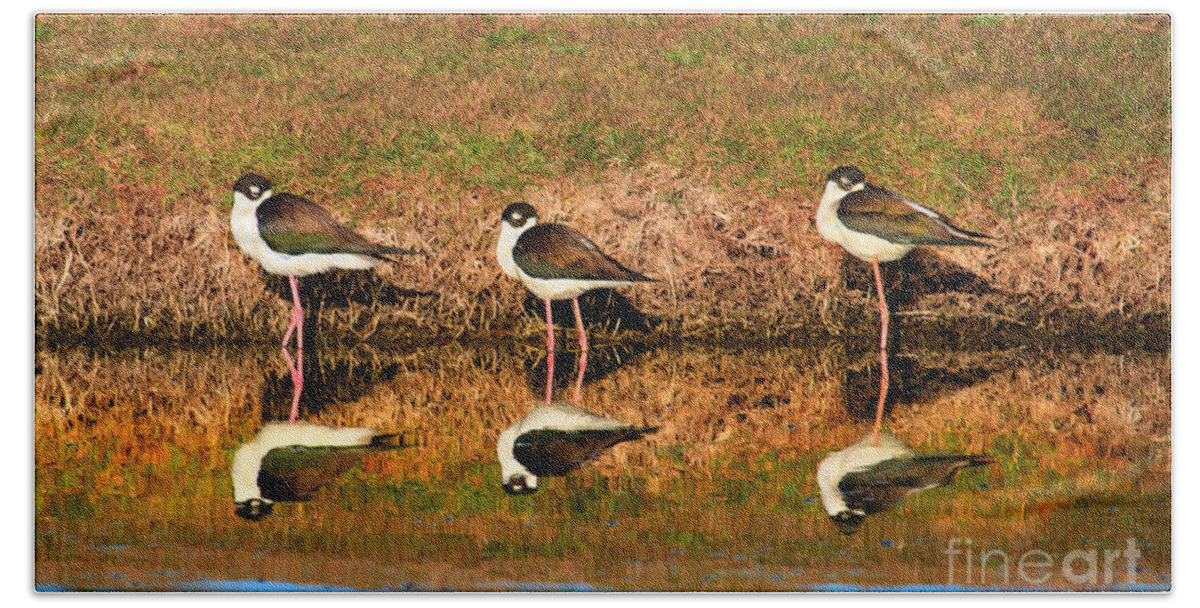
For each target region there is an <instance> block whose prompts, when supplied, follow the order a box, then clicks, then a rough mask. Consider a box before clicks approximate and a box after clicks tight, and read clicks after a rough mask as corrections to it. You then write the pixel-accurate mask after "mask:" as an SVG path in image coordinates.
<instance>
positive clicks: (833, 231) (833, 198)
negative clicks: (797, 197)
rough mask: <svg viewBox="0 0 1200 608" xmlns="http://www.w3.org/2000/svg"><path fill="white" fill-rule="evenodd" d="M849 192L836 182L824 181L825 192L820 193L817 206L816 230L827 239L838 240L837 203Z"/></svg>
mask: <svg viewBox="0 0 1200 608" xmlns="http://www.w3.org/2000/svg"><path fill="white" fill-rule="evenodd" d="M849 193H850V192H847V191H846V190H842V188H841V187H840V186H838V185H837V182H834V181H829V182H826V183H825V192H824V193H822V194H821V204H820V205H818V206H817V231H818V232H820V233H821V236H822V237H824V238H825V239H826V240H829V241H834V242H837V241H838V237H839V236H840V234H839V233H840V230H839V222H838V219H837V212H838V203H840V202H841V201H842V197H844V196H846V195H847V194H849Z"/></svg>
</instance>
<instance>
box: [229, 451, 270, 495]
mask: <svg viewBox="0 0 1200 608" xmlns="http://www.w3.org/2000/svg"><path fill="white" fill-rule="evenodd" d="M269 451H270V448H269V447H265V446H263V445H261V444H259V443H258V442H255V441H251V442H249V443H246V444H243V445H242V447H240V448H238V451H237V452H236V453H235V454H234V455H233V472H232V477H233V501H234V502H239V503H240V502H245V501H247V500H250V499H251V498H262V490H261V489H259V487H258V472H259V470H260V469H261V468H262V461H263V458H265V457H266V456H267V452H269Z"/></svg>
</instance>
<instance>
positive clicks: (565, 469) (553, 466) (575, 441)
mask: <svg viewBox="0 0 1200 608" xmlns="http://www.w3.org/2000/svg"><path fill="white" fill-rule="evenodd" d="M657 430H658V427H638V426H636V425H634V424H631V423H628V422H622V421H620V420H614V419H612V418H605V417H604V416H598V415H596V414H593V413H591V412H588V411H586V410H582V409H579V408H577V407H574V406H570V405H566V404H556V405H551V406H545V405H539V406H537V407H535V408H534V409H533V410H532V411H531V412H529V414H528V415H527V416H525V418H523V419H521V420H519V421H517V422H516V423H515V424H513V425H512V426H510V427H508V428H507V429H505V430H504V432H502V433H500V438H499V440H497V442H496V452H497V455H498V456H499V458H500V475H501V478H502V484H503V486H504V491H505V492H508V493H509V494H516V495H519V494H532V493H534V492H536V491H537V488H538V477H561V476H563V475H566V474H567V473H570V472H571V471H574V470H575V469H578V468H579V467H580V466H581V465H583V464H584V463H586V462H588V461H589V460H592V459H594V458H596V457H597V456H599V455H600V454H602V453H603V452H604V451H605V450H607V449H608V448H611V447H612V446H614V445H617V444H618V443H621V442H624V441H633V440H636V439H641V438H642V437H643V436H645V435H648V434H650V433H653V432H655V431H657Z"/></svg>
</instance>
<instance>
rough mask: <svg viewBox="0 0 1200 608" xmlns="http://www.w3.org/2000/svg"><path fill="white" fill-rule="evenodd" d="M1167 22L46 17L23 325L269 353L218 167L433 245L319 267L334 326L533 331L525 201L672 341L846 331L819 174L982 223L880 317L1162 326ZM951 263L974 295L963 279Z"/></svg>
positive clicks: (1165, 309)
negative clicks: (610, 261) (641, 282)
mask: <svg viewBox="0 0 1200 608" xmlns="http://www.w3.org/2000/svg"><path fill="white" fill-rule="evenodd" d="M1169 26H1170V24H1169V22H1168V21H1166V20H1165V19H1164V18H1162V17H1147V16H1137V15H1130V16H1121V17H1113V18H1108V17H1102V16H1053V17H1049V16H1047V17H1010V16H961V15H948V16H832V17H819V16H800V17H780V16H754V17H717V16H675V15H671V16H624V15H619V16H604V17H575V18H570V17H519V16H506V17H458V16H427V17H421V16H417V17H395V18H388V17H378V16H355V17H329V16H323V17H282V16H254V15H243V16H199V17H191V16H187V17H185V16H172V17H163V16H138V17H112V16H88V17H64V16H42V17H39V18H38V20H37V21H36V28H37V29H36V49H35V53H36V60H37V65H36V79H37V82H36V116H35V144H36V175H35V185H36V203H35V208H34V214H35V281H36V314H37V319H36V323H37V325H36V327H37V332H38V336H39V338H41V339H43V340H49V341H65V340H70V339H84V340H90V341H100V340H111V339H118V338H119V339H122V340H160V341H184V342H193V341H201V340H208V341H226V340H261V339H265V338H267V337H270V338H271V339H274V338H273V336H276V335H277V334H278V333H279V332H281V331H282V329H283V326H284V325H285V323H286V320H285V316H284V315H283V314H282V313H281V308H282V307H283V304H282V303H281V299H282V298H283V297H284V296H285V294H284V292H283V285H284V282H283V279H280V278H277V277H268V276H267V275H265V274H263V273H262V272H261V271H260V270H259V269H258V267H257V265H256V264H255V263H254V262H253V261H252V260H250V259H249V258H247V257H246V256H245V255H244V254H242V253H241V252H240V251H239V250H238V249H237V247H236V245H234V244H233V242H232V239H231V238H230V236H229V232H228V225H227V222H228V212H229V208H230V189H231V184H232V182H233V181H234V180H235V179H236V178H237V177H238V176H239V175H241V174H242V173H245V172H247V171H251V170H253V171H257V172H260V173H263V174H265V175H267V176H269V177H271V178H272V179H273V180H275V181H276V183H277V184H278V186H279V189H281V190H286V191H292V192H296V193H299V194H304V195H307V196H310V197H311V198H314V199H315V200H317V201H319V202H321V203H323V204H325V205H326V206H327V207H329V208H331V209H332V210H333V211H334V212H335V213H336V214H337V215H338V216H339V217H340V218H342V219H344V220H346V221H348V222H350V223H351V224H352V225H354V226H355V227H356V228H357V229H359V230H361V231H362V232H364V233H365V234H367V235H369V236H371V237H372V238H375V239H377V240H379V241H382V242H386V243H391V244H396V245H401V246H406V247H414V246H415V247H420V248H422V249H424V250H427V251H429V252H431V255H430V256H429V257H428V258H417V259H413V260H406V261H405V262H402V263H400V264H398V265H396V266H393V267H390V268H386V269H383V270H382V271H380V272H379V273H377V274H372V275H365V276H360V275H345V276H341V277H333V278H330V279H327V280H326V282H325V283H318V284H317V286H316V288H315V289H316V290H317V291H316V292H310V293H308V294H307V295H308V296H309V297H310V307H311V308H313V309H314V312H313V314H315V315H317V316H318V317H319V319H318V320H319V322H320V323H321V326H322V329H323V330H325V331H326V332H330V331H332V335H333V336H334V337H335V339H337V340H351V341H352V340H367V341H369V340H371V339H376V340H386V341H389V342H391V341H395V340H404V339H405V336H410V337H411V336H417V337H419V338H420V339H428V338H429V337H431V336H447V335H449V336H455V335H460V334H462V333H464V332H474V333H479V334H483V333H488V334H493V333H495V332H497V331H524V330H528V329H529V327H527V326H526V324H523V323H521V322H519V318H520V314H519V312H518V311H519V310H520V301H521V298H523V293H522V291H521V290H520V289H519V288H518V287H517V286H515V285H514V284H513V283H512V282H511V281H508V280H507V279H505V278H503V277H502V276H501V274H500V272H499V269H498V268H497V266H496V265H495V262H494V260H493V253H492V251H493V247H494V243H495V235H496V232H497V224H498V216H499V212H500V210H501V209H502V208H503V207H504V206H505V205H506V204H507V203H509V202H512V201H514V200H527V201H529V202H531V203H533V204H534V205H535V206H536V207H537V208H538V209H539V211H540V212H541V214H542V216H543V217H544V218H548V219H551V220H562V221H568V222H570V223H571V224H572V225H574V226H576V227H578V228H580V229H582V230H583V231H584V232H586V233H587V234H589V235H590V236H591V237H592V238H593V239H595V240H596V241H597V242H598V243H599V244H600V245H601V246H602V247H604V248H605V249H606V250H608V251H609V252H610V253H611V254H613V255H614V256H615V257H617V258H618V259H620V260H622V261H623V262H625V263H627V264H628V265H630V266H633V267H635V268H638V269H640V270H642V271H644V272H645V273H647V274H650V275H652V276H655V277H657V278H659V279H661V280H662V282H661V283H657V284H654V285H652V286H643V287H639V288H637V289H635V290H630V291H629V292H628V293H627V295H628V297H629V298H630V300H631V304H632V306H633V307H634V308H636V309H638V310H640V311H642V312H644V313H646V314H648V315H651V316H652V317H654V318H655V319H657V320H659V321H662V322H663V323H662V324H660V326H661V327H665V328H669V329H675V330H678V331H679V332H681V333H683V334H712V333H713V332H715V331H725V329H714V328H745V327H750V328H755V329H756V330H760V329H762V328H764V327H772V328H775V329H774V331H783V332H787V331H791V332H793V333H815V334H821V335H829V334H844V333H863V334H864V335H865V334H869V333H870V331H872V330H873V329H874V318H873V316H872V315H869V314H864V311H865V310H869V308H870V302H869V300H866V299H865V297H864V296H863V294H862V293H857V292H859V291H865V282H864V281H863V280H862V277H863V276H865V275H863V269H864V266H863V265H862V264H860V263H858V262H855V261H852V260H845V259H843V256H842V254H841V252H840V251H839V250H836V249H834V248H833V247H832V246H830V245H828V244H826V243H824V242H822V241H821V240H820V238H819V236H818V235H817V234H816V231H815V227H814V226H813V222H812V217H813V214H814V212H815V208H816V201H817V198H818V196H819V192H820V187H821V181H822V179H823V177H824V175H825V174H826V173H827V172H828V171H829V170H830V169H832V168H833V167H835V166H837V165H839V164H856V165H858V166H860V167H861V168H863V169H864V170H865V171H866V172H867V174H868V178H869V179H871V180H872V181H875V182H876V183H879V184H881V185H885V186H887V187H890V188H892V189H895V190H898V191H901V192H905V193H907V194H909V195H911V196H912V197H913V198H914V199H916V200H919V201H923V202H926V203H928V204H930V205H932V206H934V207H937V208H939V209H942V210H944V211H946V212H948V213H950V214H952V215H954V216H955V217H956V218H957V219H958V220H959V221H960V223H961V224H963V225H965V226H967V227H969V228H972V229H976V230H980V231H983V232H987V233H989V234H993V235H995V236H997V237H999V239H1000V246H999V247H998V248H996V249H994V250H989V251H940V252H938V253H936V254H928V255H926V256H924V257H923V258H920V259H918V260H917V261H915V262H913V263H911V264H909V265H908V266H905V267H902V268H898V269H894V270H893V272H894V273H895V275H896V276H895V277H893V280H894V281H898V282H899V283H901V284H902V285H906V286H910V287H913V289H915V292H914V293H915V295H913V296H911V297H908V299H907V300H904V297H905V296H903V295H902V296H901V300H902V301H899V302H897V303H896V307H897V309H898V312H905V311H907V312H908V313H910V316H909V317H908V319H907V321H906V320H905V317H904V316H900V317H898V323H900V324H901V325H903V324H904V323H906V322H908V323H919V322H920V321H921V320H922V319H927V318H928V317H929V316H930V315H940V316H941V317H942V319H941V320H940V321H938V324H939V325H940V326H953V325H956V324H958V322H957V321H955V319H966V320H980V319H983V320H992V321H994V322H995V323H994V324H993V328H994V327H995V326H997V325H1000V326H1003V327H1007V328H1010V329H1019V328H1031V330H1040V329H1041V328H1047V327H1050V328H1053V326H1054V320H1055V319H1058V320H1059V326H1060V329H1059V331H1061V332H1062V333H1063V334H1078V333H1079V332H1080V331H1081V330H1082V331H1086V330H1087V329H1088V328H1089V326H1091V325H1095V324H1097V323H1098V322H1101V321H1103V322H1104V323H1108V324H1109V325H1111V326H1112V327H1115V328H1117V329H1120V328H1123V327H1126V328H1128V327H1132V328H1134V329H1135V330H1136V329H1137V328H1139V327H1149V328H1150V329H1152V330H1153V331H1154V332H1157V333H1159V334H1162V333H1163V332H1165V330H1166V328H1167V324H1168V319H1169V314H1170V294H1171V277H1170V261H1171V259H1170V200H1171V195H1170V193H1171V188H1170V160H1171V158H1170V150H1171V107H1170V85H1171V83H1170V63H1169V61H1170V47H1169V43H1170V29H1169ZM963 272H965V273H967V274H968V275H969V278H970V280H968V281H967V283H970V284H972V285H976V286H977V287H978V286H980V285H982V286H983V287H978V288H975V289H973V290H968V291H969V293H967V294H965V295H962V294H960V293H958V292H957V287H959V286H961V285H962V284H963V283H962V281H960V280H958V279H956V278H955V277H961V276H964V275H962V273H963ZM914 277H915V278H914ZM905 280H907V281H909V282H908V283H905V282H904V281H905ZM860 286H863V287H864V289H861V290H860V289H858V287H860ZM947 319H949V320H947ZM1106 319H1107V321H1104V320H1106ZM1064 320H1065V321H1064ZM1064 325H1065V327H1064ZM1109 325H1105V326H1104V329H1103V331H1105V332H1108V331H1110V330H1109V329H1108V327H1109ZM781 328H782V329H781ZM787 328H791V329H790V330H789V329H787ZM1113 331H1115V330H1113Z"/></svg>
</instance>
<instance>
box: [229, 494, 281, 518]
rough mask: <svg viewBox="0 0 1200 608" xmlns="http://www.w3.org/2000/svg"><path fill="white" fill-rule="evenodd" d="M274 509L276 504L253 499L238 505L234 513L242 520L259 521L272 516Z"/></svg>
mask: <svg viewBox="0 0 1200 608" xmlns="http://www.w3.org/2000/svg"><path fill="white" fill-rule="evenodd" d="M274 508H275V506H274V503H270V502H267V501H265V500H263V499H261V498H251V499H250V500H246V501H243V502H239V503H236V505H235V508H234V510H233V512H234V513H236V514H237V516H238V517H240V518H242V519H245V520H249V521H258V520H260V519H262V518H264V517H266V516H268V515H270V514H271V510H272V509H274Z"/></svg>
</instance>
